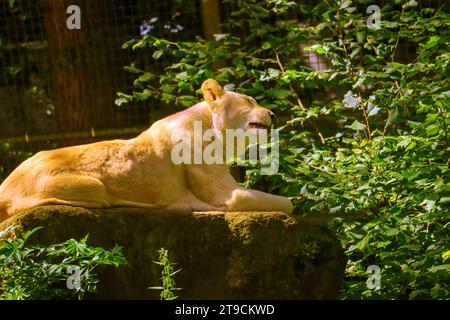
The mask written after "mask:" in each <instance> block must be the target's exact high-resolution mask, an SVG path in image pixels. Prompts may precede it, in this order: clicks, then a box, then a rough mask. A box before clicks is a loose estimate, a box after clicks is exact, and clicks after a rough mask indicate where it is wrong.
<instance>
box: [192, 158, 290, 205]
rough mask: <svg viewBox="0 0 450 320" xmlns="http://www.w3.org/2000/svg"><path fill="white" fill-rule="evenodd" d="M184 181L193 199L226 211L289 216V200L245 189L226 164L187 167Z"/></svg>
mask: <svg viewBox="0 0 450 320" xmlns="http://www.w3.org/2000/svg"><path fill="white" fill-rule="evenodd" d="M186 175H187V181H188V184H189V187H190V189H191V191H192V192H193V193H194V194H195V196H196V197H197V198H198V199H200V200H202V201H204V202H205V203H207V204H209V205H212V206H215V207H221V208H224V209H225V210H227V211H281V212H285V213H291V212H292V210H293V207H292V203H291V201H290V200H289V199H288V198H286V197H281V196H276V195H273V194H270V193H265V192H261V191H257V190H250V189H244V188H242V187H241V186H239V184H238V183H237V182H236V180H234V178H233V176H232V175H231V174H230V172H229V169H228V167H227V166H225V165H208V166H205V165H188V166H187V167H186Z"/></svg>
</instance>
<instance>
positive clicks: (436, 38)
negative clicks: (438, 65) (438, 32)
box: [424, 36, 441, 50]
mask: <svg viewBox="0 0 450 320" xmlns="http://www.w3.org/2000/svg"><path fill="white" fill-rule="evenodd" d="M440 39H441V37H440V36H432V37H431V38H430V40H428V42H427V43H426V44H425V46H424V49H425V50H428V49H431V48H433V47H435V46H437V45H438V43H439V40H440Z"/></svg>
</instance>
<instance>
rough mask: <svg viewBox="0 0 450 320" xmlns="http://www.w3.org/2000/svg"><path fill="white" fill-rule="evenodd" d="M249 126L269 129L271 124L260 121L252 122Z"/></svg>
mask: <svg viewBox="0 0 450 320" xmlns="http://www.w3.org/2000/svg"><path fill="white" fill-rule="evenodd" d="M248 127H249V128H253V129H269V126H267V125H265V124H263V123H259V122H250V123H249V124H248Z"/></svg>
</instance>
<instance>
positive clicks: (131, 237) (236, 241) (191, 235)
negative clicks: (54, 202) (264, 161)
mask: <svg viewBox="0 0 450 320" xmlns="http://www.w3.org/2000/svg"><path fill="white" fill-rule="evenodd" d="M12 224H16V225H20V226H21V227H22V229H25V230H29V229H32V228H34V227H37V226H44V229H41V230H40V231H38V232H37V233H36V234H35V235H34V236H33V238H34V239H33V241H34V242H35V243H40V244H54V243H60V242H63V241H65V240H67V239H70V238H75V239H81V238H82V237H84V236H85V235H86V234H89V244H90V245H96V246H102V247H104V248H108V249H109V248H112V247H113V246H114V245H116V244H117V245H120V246H122V247H123V248H124V254H125V256H126V258H127V260H128V262H129V264H130V265H129V266H128V267H119V268H113V267H105V268H103V269H101V270H100V283H99V286H98V292H97V293H96V294H94V295H92V296H90V298H92V299H159V292H158V291H156V290H148V289H147V287H150V286H160V285H161V280H160V277H161V267H160V266H158V265H156V264H154V263H153V261H156V260H157V259H158V253H157V250H158V249H160V248H161V247H164V248H166V249H168V250H169V258H170V260H171V261H172V262H176V263H177V265H176V266H175V268H182V271H181V272H179V273H178V274H177V275H176V276H175V280H176V283H177V286H178V287H181V288H182V290H181V291H179V292H177V293H178V294H179V297H180V299H333V298H335V297H336V294H337V292H338V290H339V289H340V287H341V284H342V281H343V277H344V269H345V263H346V258H345V255H344V254H343V251H342V249H341V246H340V244H339V242H338V240H337V239H336V236H335V234H334V232H333V231H332V230H330V229H329V227H327V223H325V222H324V221H321V220H318V219H313V218H302V217H296V216H292V215H287V214H283V213H278V212H230V213H225V212H201V213H195V212H177V211H167V210H166V211H164V210H154V209H133V208H115V209H86V208H78V207H70V206H45V207H39V208H35V209H33V210H30V211H28V212H24V213H21V214H19V215H17V216H14V217H12V218H10V219H8V220H6V221H4V222H3V223H2V224H0V229H4V228H6V227H7V226H9V225H12Z"/></svg>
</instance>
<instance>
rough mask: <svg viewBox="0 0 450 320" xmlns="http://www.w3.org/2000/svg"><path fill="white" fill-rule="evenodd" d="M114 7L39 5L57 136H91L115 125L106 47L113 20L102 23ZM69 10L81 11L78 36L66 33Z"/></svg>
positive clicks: (75, 1)
mask: <svg viewBox="0 0 450 320" xmlns="http://www.w3.org/2000/svg"><path fill="white" fill-rule="evenodd" d="M112 4H113V3H111V1H109V3H108V1H92V0H41V1H40V6H41V12H42V15H43V21H44V28H45V32H46V39H47V41H48V51H49V58H50V59H49V60H50V62H51V65H50V72H51V74H52V84H51V86H52V90H51V92H52V97H51V98H52V100H53V103H54V105H55V117H56V122H57V128H58V129H59V130H61V131H74V130H90V129H91V128H102V127H105V126H106V125H107V124H108V126H109V127H111V125H112V124H111V122H113V123H115V122H116V121H117V120H118V119H117V118H118V116H119V113H118V112H117V111H115V110H114V99H115V88H114V87H113V86H112V85H111V81H110V79H112V77H113V76H114V75H113V74H111V73H112V72H110V71H109V69H110V66H109V65H108V59H107V57H108V55H107V53H108V51H107V48H106V47H105V43H106V41H104V36H105V35H107V34H108V30H111V26H109V25H108V24H107V23H105V22H108V21H113V20H112V19H103V17H108V16H110V15H111V14H112V11H113V7H114V6H113V5H112ZM70 5H77V6H79V7H80V9H81V30H77V29H74V30H69V29H68V28H67V25H66V21H67V18H68V17H69V16H70V14H67V13H66V10H67V8H68V7H69V6H70ZM101 22H102V23H101ZM118 49H119V48H118ZM106 115H108V116H106ZM111 118H112V119H111ZM111 120H113V121H111ZM114 120H116V121H114ZM113 125H114V124H113Z"/></svg>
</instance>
